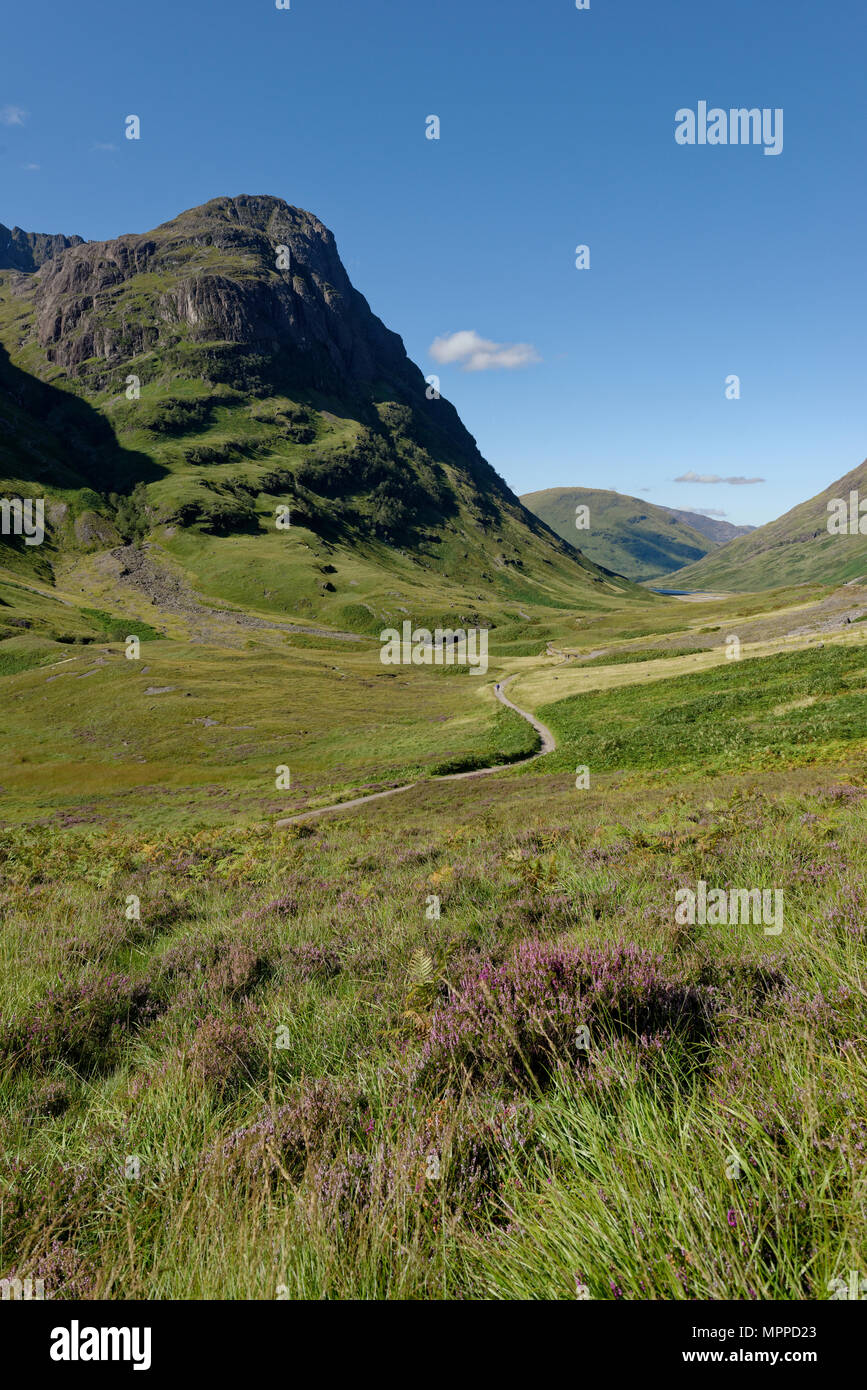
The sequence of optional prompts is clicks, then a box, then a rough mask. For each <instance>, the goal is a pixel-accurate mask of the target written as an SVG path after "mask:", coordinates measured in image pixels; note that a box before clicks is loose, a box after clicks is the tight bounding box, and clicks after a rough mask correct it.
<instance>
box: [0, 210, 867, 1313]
mask: <svg viewBox="0 0 867 1390" xmlns="http://www.w3.org/2000/svg"><path fill="white" fill-rule="evenodd" d="M277 247H280V248H284V247H285V248H288V250H289V252H290V255H289V257H288V259H287V258H286V257H285V256H282V253H280V255H278V254H276V253H275V248H277ZM278 262H280V263H278ZM0 344H2V347H0V428H2V434H0V474H2V480H0V494H2V495H3V496H5V497H6V498H7V500H8V501H9V503H10V506H9V508H7V511H8V514H9V517H10V518H14V509H13V508H12V506H11V503H12V502H13V501H14V500H16V499H17V500H19V501H20V502H21V504H22V509H21V516H22V519H23V517H24V507H23V504H24V502H25V501H26V500H29V501H31V502H33V503H34V504H36V503H43V504H44V510H43V511H42V513H41V515H43V517H44V536H43V537H42V539H41V542H40V543H37V544H32V545H31V544H28V543H27V542H28V536H27V534H25V531H24V528H23V527H21V528H18V531H17V532H16V530H15V528H14V527H13V526H11V525H9V526H5V527H4V534H3V535H2V537H0V697H2V702H3V716H4V717H3V720H2V725H0V797H2V802H0V810H2V815H0V961H2V969H0V1129H2V1139H3V1143H2V1159H0V1183H2V1188H0V1190H2V1208H0V1210H2V1221H0V1274H2V1275H3V1277H5V1278H9V1279H10V1280H12V1279H16V1278H20V1279H22V1280H25V1279H32V1280H41V1281H43V1284H44V1287H45V1289H46V1291H47V1294H48V1296H50V1297H52V1298H57V1299H60V1300H65V1299H78V1298H84V1299H88V1300H91V1299H103V1298H108V1299H124V1300H128V1299H132V1300H138V1299H141V1300H154V1299H184V1300H190V1299H197V1300H201V1299H219V1300H250V1299H269V1300H270V1299H275V1298H281V1299H283V1298H299V1299H311V1300H313V1299H315V1300H321V1299H395V1300H399V1299H424V1300H435V1299H449V1300H451V1299H454V1300H464V1299H473V1300H526V1299H530V1300H539V1299H545V1300H561V1299H564V1300H565V1299H570V1300H571V1299H575V1298H581V1299H583V1298H585V1297H590V1298H594V1299H600V1300H601V1299H605V1300H618V1299H621V1298H623V1299H633V1300H639V1299H650V1300H682V1299H683V1300H691V1299H712V1300H731V1299H738V1300H754V1299H760V1300H794V1301H797V1300H806V1299H816V1298H823V1297H825V1296H827V1291H828V1289H829V1288H834V1287H835V1283H834V1281H835V1280H838V1279H839V1277H840V1271H841V1270H843V1271H848V1270H850V1269H857V1268H859V1267H860V1266H859V1261H862V1260H863V1231H864V1224H865V1220H864V1219H865V1214H867V1213H865V1200H867V1184H865V1164H864V1152H865V1142H867V1133H865V1114H864V1104H863V1101H864V1095H865V1094H867V1084H865V1083H867V1076H865V1070H864V1054H863V1037H864V1028H865V1013H864V988H863V947H864V921H865V909H867V851H865V844H867V839H865V834H864V831H865V816H867V810H865V807H867V762H865V757H867V646H865V643H867V584H865V582H864V577H865V575H867V549H865V547H867V538H862V537H861V536H860V535H858V534H854V533H853V534H852V535H849V534H847V535H845V536H843V535H841V536H832V535H831V534H830V532H829V531H828V529H827V526H826V523H825V518H826V515H827V499H828V498H832V497H848V496H849V492H850V491H851V490H854V489H856V488H857V487H858V486H859V485H861V486H863V484H864V468H865V465H861V467H860V469H856V470H854V471H852V472H850V473H849V474H847V475H845V476H844V477H843V478H842V479H839V480H838V481H837V482H836V483H832V484H830V486H829V488H828V489H827V490H826V492H823V493H820V494H818V495H817V496H816V497H814V498H813V499H812V500H811V501H809V502H806V503H804V504H803V505H802V506H801V507H799V508H796V509H795V511H794V512H791V513H788V514H787V516H786V517H783V518H780V519H779V520H778V521H775V522H772V523H769V524H768V525H765V526H761V527H758V528H756V529H746V528H735V527H731V528H730V529H729V530H727V529H726V526H725V524H724V523H721V522H714V521H712V520H711V519H709V518H706V517H704V518H703V517H701V516H700V515H699V514H697V513H695V514H693V513H686V512H683V511H677V512H673V511H672V510H671V509H665V508H656V509H651V508H649V507H646V508H645V507H644V504H641V503H639V502H637V499H634V498H628V497H621V496H620V495H619V494H612V493H609V492H605V491H604V490H593V489H577V488H576V489H571V488H570V489H550V490H546V493H545V494H542V493H536V494H528V495H527V497H526V499H525V502H526V504H527V505H525V502H522V501H521V500H520V499H519V498H518V497H517V496H515V494H514V493H513V492H512V491H511V490H510V489H509V488H508V486H507V485H506V483H505V482H504V481H503V479H502V478H500V477H499V475H498V474H497V473H496V472H495V470H494V469H493V468H492V467H491V465H490V464H489V463H488V462H487V461H486V460H485V458H484V457H483V456H482V454H481V453H480V451H479V449H478V447H477V445H476V441H475V440H474V439H473V438H472V436H471V435H470V434H469V433H468V432H467V430H466V429H465V428H464V426H463V424H462V423H461V421H460V419H459V417H458V415H457V412H456V411H455V410H454V409H453V407H452V406H451V405H450V404H449V403H448V402H447V401H446V400H444V399H442V398H439V399H432V398H431V396H430V395H429V394H428V391H427V389H426V384H425V378H424V377H423V376H422V373H421V372H420V371H419V369H418V368H416V367H415V366H414V365H413V363H412V362H410V360H409V359H408V357H407V356H406V353H405V351H404V349H403V344H402V342H401V340H400V339H399V338H398V337H397V335H396V334H394V333H392V332H390V330H388V329H387V328H386V327H385V326H384V325H383V324H382V323H381V322H380V320H379V319H377V318H376V317H375V316H374V315H373V313H372V312H371V310H370V308H369V306H368V305H367V301H366V300H365V299H364V298H363V297H362V296H361V295H360V294H359V292H358V291H357V290H356V289H355V288H354V287H353V286H352V284H351V283H350V281H349V278H348V276H347V274H346V272H345V270H344V268H343V265H342V263H341V261H340V259H339V257H338V254H337V250H336V244H335V241H334V238H333V236H332V234H331V232H330V231H328V229H327V228H325V227H324V225H323V224H322V223H321V222H319V220H318V219H317V218H316V217H314V216H313V215H312V214H310V213H307V212H305V211H303V210H301V209H298V208H294V207H292V206H290V205H289V204H287V203H285V202H284V201H283V200H281V199H279V198H274V197H270V196H267V197H266V196H264V195H263V196H240V197H235V198H229V197H220V198H216V199H213V200H211V201H210V202H208V203H206V204H204V205H202V206H201V207H198V208H193V209H190V210H188V211H187V212H184V213H181V214H180V215H179V216H177V217H175V218H173V219H172V220H171V221H169V222H167V223H165V224H163V225H161V226H159V227H157V228H154V229H153V230H152V231H150V232H147V233H141V234H127V235H124V236H121V237H119V238H116V239H115V240H112V241H107V242H101V243H92V242H82V241H81V240H80V239H79V238H76V237H69V236H56V237H55V236H53V235H52V236H48V235H44V236H43V235H37V234H33V235H30V234H27V233H22V232H20V230H19V229H17V228H16V229H15V230H14V232H6V229H2V231H0ZM494 347H496V344H495V345H494ZM131 377H133V378H135V386H134V389H133V394H132V395H130V394H129V389H130V382H129V378H131ZM136 392H138V394H136ZM833 471H835V470H833V469H832V470H829V475H830V473H831V472H833ZM548 493H551V494H556V495H555V496H553V497H551V496H548V495H547V494H548ZM588 495H589V501H587V500H585V501H583V502H582V501H581V500H580V496H584V497H585V499H586V498H587V496H588ZM543 496H544V497H545V507H548V506H549V505H550V507H551V508H553V510H552V511H551V512H550V513H549V516H548V517H547V518H546V515H545V514H544V508H543V506H542V504H541V503H540V502H539V498H540V497H543ZM576 496H579V500H578V501H576V500H575V498H576ZM531 501H533V502H534V505H535V506H537V507H538V508H539V510H538V513H537V512H536V511H534V510H533V509H532V508H530V507H529V503H530V502H531ZM579 506H585V507H587V508H589V512H588V518H589V527H587V528H586V529H584V530H580V531H579V530H576V528H575V527H574V521H573V518H574V516H575V514H576V510H575V509H576V508H577V507H579ZM597 507H598V517H597V520H598V522H599V525H598V527H597V525H596V521H594V517H595V516H596V514H597V513H596V509H597ZM636 508H638V510H636ZM603 520H604V525H603V524H602V522H603ZM567 523H570V524H571V530H570V531H569V535H568V537H567V536H566V535H565V534H564V527H566V526H567ZM693 523H696V524H693ZM701 526H703V527H704V529H699V528H700V527H701ZM573 531H574V535H573V534H572V532H573ZM738 532H740V534H738ZM29 539H35V537H34V536H33V535H31V536H30V537H29ZM585 540H586V541H587V547H586V551H585V549H584V542H585ZM594 543H595V545H596V546H598V549H596V551H595V554H594ZM844 546H848V547H850V548H849V549H848V550H846V551H845V553H844V551H843V549H842V547H844ZM623 557H631V561H633V562H634V564H627V566H626V568H627V569H628V571H629V572H628V574H627V573H625V572H624V570H623V569H620V568H615V567H614V560H615V559H616V560H617V564H618V566H620V565H621V564H622V563H623ZM609 561H610V562H611V563H610V564H609ZM666 588H668V589H673V590H681V589H682V590H684V591H687V592H686V593H684V595H683V596H682V597H677V596H676V595H665V594H660V593H659V592H654V590H659V589H666ZM457 634H462V635H463V637H464V638H465V639H466V640H465V641H464V642H463V645H462V643H461V638H460V637H459V636H457ZM444 643H453V644H454V645H455V646H456V648H457V659H456V660H453V661H449V660H448V656H447V654H446V653H445V651H444V648H443V644H444ZM437 644H439V646H437ZM448 654H451V652H449V653H448ZM437 655H439V656H442V657H443V659H442V660H440V661H438V660H437V659H436V656H437ZM428 658H429V659H428ZM690 894H692V895H693V896H692V898H690V896H689V895H690ZM696 895H697V900H698V902H699V904H700V910H699V912H698V914H696V913H695V912H693V913H692V914H691V916H690V915H689V914H684V913H680V915H678V907H679V905H681V904H683V903H687V904H688V903H690V902H692V903H693V905H694V903H695V901H696ZM723 902H725V903H733V904H734V905H735V906H738V905H739V904H741V903H750V902H752V903H759V904H760V905H761V904H765V903H767V904H773V914H771V912H770V909H768V910H767V911H765V909H764V908H762V911H763V912H765V915H764V917H762V916H761V914H759V913H757V912H754V913H753V914H752V915H750V914H749V913H747V912H736V911H733V912H731V913H730V914H729V917H728V918H727V919H724V917H723V915H722V914H721V912H718V911H715V910H714V911H705V910H704V906H705V905H706V904H708V903H710V904H712V905H713V907H714V908H716V907H718V906H719V905H720V904H722V903H723ZM769 922H771V924H772V925H771V926H770V927H769V926H768V923H769ZM778 928H779V929H778ZM215 1250H216V1251H218V1252H219V1257H218V1258H216V1257H215V1255H214V1251H215ZM281 1291H282V1292H281Z"/></svg>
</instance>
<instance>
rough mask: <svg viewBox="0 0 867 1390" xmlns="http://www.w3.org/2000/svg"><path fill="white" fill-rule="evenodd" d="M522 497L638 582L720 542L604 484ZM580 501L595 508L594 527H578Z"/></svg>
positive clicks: (560, 531) (594, 555)
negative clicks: (577, 511)
mask: <svg viewBox="0 0 867 1390" xmlns="http://www.w3.org/2000/svg"><path fill="white" fill-rule="evenodd" d="M521 501H522V502H523V503H524V506H525V507H528V508H529V510H530V511H531V512H534V513H535V515H536V516H538V517H540V518H541V520H542V521H544V522H545V523H546V524H547V525H548V526H550V527H551V530H552V531H556V532H557V535H558V536H562V537H563V538H564V540H567V541H572V543H573V544H575V545H579V546H580V547H581V550H582V552H583V553H584V554H585V555H587V556H588V557H589V558H590V559H591V560H594V561H595V562H596V564H598V565H603V566H605V568H606V569H610V570H614V571H615V572H616V573H617V574H623V575H626V576H627V577H628V578H629V579H633V580H636V581H637V580H642V579H655V578H657V577H658V576H659V575H661V574H667V573H668V572H669V570H671V569H674V568H676V567H677V566H678V565H688V564H691V563H692V562H694V561H695V560H699V559H701V558H702V557H703V556H704V555H706V554H707V552H708V550H710V549H711V548H712V546H713V544H714V543H713V542H712V541H710V540H709V539H708V537H707V536H703V535H702V534H701V533H700V532H699V531H698V529H697V528H696V527H694V526H689V525H687V524H685V523H684V522H683V521H681V520H678V519H677V518H676V517H673V516H672V515H671V514H670V513H669V512H668V511H667V510H666V509H665V508H664V507H657V506H654V504H653V503H652V502H640V501H639V500H638V498H637V497H625V496H623V495H622V494H621V493H619V492H609V491H608V490H606V489H603V488H592V487H580V488H579V487H551V488H545V489H544V490H543V491H541V492H528V493H525V495H524V496H523V497H522V498H521ZM578 506H586V507H589V509H590V526H589V529H588V530H580V531H579V530H577V529H576V527H575V508H576V507H578Z"/></svg>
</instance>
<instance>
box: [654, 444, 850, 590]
mask: <svg viewBox="0 0 867 1390" xmlns="http://www.w3.org/2000/svg"><path fill="white" fill-rule="evenodd" d="M853 491H855V492H858V493H859V496H860V498H861V499H863V500H865V501H867V462H864V463H862V464H859V466H858V467H857V468H853V469H852V471H851V472H850V473H846V474H845V475H844V476H843V477H842V478H838V479H837V481H836V482H835V483H831V485H830V486H829V487H827V488H825V490H824V492H820V493H817V494H816V496H815V497H811V498H810V500H809V501H808V502H802V503H800V505H799V506H797V507H793V508H792V510H791V511H789V512H786V514H785V515H784V516H781V517H778V518H777V520H776V521H770V522H768V524H767V525H766V526H759V527H758V528H757V529H756V530H755V531H751V532H750V534H749V535H748V536H740V537H739V538H738V539H737V540H733V541H730V542H729V544H728V545H726V546H725V547H724V548H723V549H721V550H719V551H712V552H711V553H710V554H708V555H706V556H705V558H704V559H702V560H700V561H698V563H696V564H693V565H689V566H688V568H686V569H681V570H677V572H676V574H675V573H673V574H672V575H671V577H672V578H676V579H677V581H678V584H679V585H680V584H683V585H684V586H685V587H687V588H694V589H708V590H709V589H722V590H732V591H733V592H735V593H746V592H753V591H755V590H757V589H775V588H778V587H780V586H781V585H789V584H845V583H847V582H848V581H849V580H850V579H860V578H862V577H865V578H867V534H865V535H860V534H857V535H848V534H846V535H830V534H829V532H828V519H829V512H828V503H829V502H830V501H832V500H833V499H835V498H839V499H841V500H843V501H845V502H846V504H847V506H848V502H849V494H850V492H853ZM865 525H867V522H865Z"/></svg>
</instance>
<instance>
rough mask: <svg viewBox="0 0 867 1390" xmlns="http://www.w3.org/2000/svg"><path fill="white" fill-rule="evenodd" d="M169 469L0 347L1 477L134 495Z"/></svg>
mask: <svg viewBox="0 0 867 1390" xmlns="http://www.w3.org/2000/svg"><path fill="white" fill-rule="evenodd" d="M166 471H167V470H166V469H165V468H163V467H162V466H161V465H160V464H158V463H155V462H154V460H153V459H151V458H149V457H148V456H147V454H142V453H139V452H138V451H136V450H132V449H125V448H124V447H123V446H122V445H121V444H120V443H119V442H118V439H117V436H116V435H115V432H114V430H113V429H112V427H111V424H110V423H109V421H108V420H107V419H106V418H105V416H104V415H101V414H100V412H99V411H98V410H96V409H95V408H94V407H93V406H92V405H89V404H88V402H87V401H84V400H82V399H81V398H80V397H79V396H75V395H73V394H72V392H70V391H62V390H60V389H59V388H58V387H56V386H51V385H49V384H48V383H47V382H44V381H40V379H39V378H38V377H35V376H31V375H30V373H29V372H24V371H22V370H21V369H20V368H19V367H16V366H15V365H14V364H13V363H12V362H11V361H10V359H9V354H8V352H7V351H6V349H5V348H4V347H3V346H2V345H0V474H2V475H5V476H6V477H9V478H18V479H20V480H21V482H29V481H30V480H32V481H33V482H38V483H43V484H45V485H46V486H49V487H56V488H81V487H90V488H93V490H94V492H99V493H107V492H116V493H129V492H131V491H132V489H133V488H134V487H135V485H136V484H137V483H153V482H156V481H157V480H158V479H159V478H162V477H164V476H165V474H166Z"/></svg>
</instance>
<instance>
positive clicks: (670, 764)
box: [538, 646, 867, 774]
mask: <svg viewBox="0 0 867 1390" xmlns="http://www.w3.org/2000/svg"><path fill="white" fill-rule="evenodd" d="M799 702H804V703H799ZM538 713H539V717H540V718H541V719H542V720H543V721H544V722H545V723H547V724H549V725H550V726H551V728H552V729H553V731H554V733H555V736H556V737H557V739H558V743H559V744H560V747H559V748H558V751H557V753H556V754H555V755H554V756H555V758H556V759H557V760H558V765H559V766H561V767H563V768H566V767H568V766H570V765H572V764H574V763H575V762H578V763H582V764H586V765H588V766H590V767H591V768H598V769H600V770H602V769H612V768H626V769H644V770H649V769H662V768H665V769H671V768H674V769H677V770H679V771H681V772H683V771H686V770H689V769H694V770H695V771H696V773H699V774H701V773H705V772H708V771H711V770H717V769H723V768H735V769H737V768H744V767H748V766H750V765H757V766H763V767H770V766H780V765H785V764H787V763H798V762H803V761H805V760H810V759H819V758H821V757H823V756H825V757H827V756H828V755H829V753H830V752H832V751H833V752H837V753H839V752H840V751H842V750H843V749H844V748H845V747H846V746H847V745H851V746H853V747H854V746H857V745H858V744H859V743H860V741H862V740H863V739H864V738H865V737H867V658H865V653H864V651H863V649H862V648H860V647H857V646H856V647H840V646H836V647H834V646H826V647H825V648H824V649H823V650H811V651H805V652H799V653H797V654H792V655H783V656H771V657H763V658H756V659H752V660H744V661H732V662H729V663H727V664H726V665H724V666H717V667H715V668H713V669H712V670H709V671H702V672H697V673H696V674H695V675H688V676H680V677H677V678H676V679H668V680H659V681H653V682H649V683H648V684H647V685H646V686H643V687H642V689H641V691H640V694H639V693H638V692H637V691H636V690H635V688H634V687H632V686H628V685H627V686H623V687H620V688H619V689H616V690H610V691H607V690H597V691H591V692H589V693H587V694H584V695H580V696H574V697H571V698H569V699H566V700H561V701H557V702H555V703H554V704H549V705H545V706H543V707H542V708H541V709H540V710H539V711H538Z"/></svg>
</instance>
